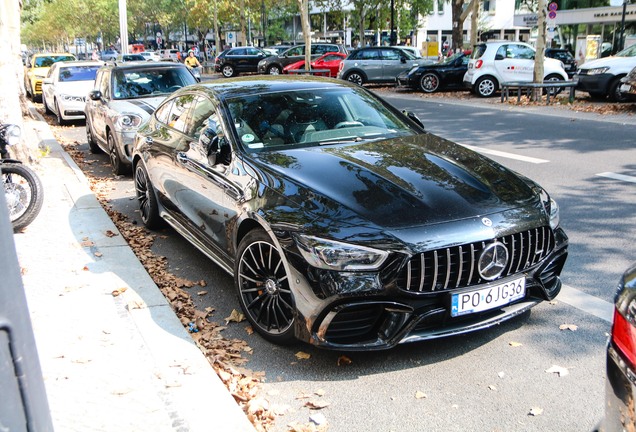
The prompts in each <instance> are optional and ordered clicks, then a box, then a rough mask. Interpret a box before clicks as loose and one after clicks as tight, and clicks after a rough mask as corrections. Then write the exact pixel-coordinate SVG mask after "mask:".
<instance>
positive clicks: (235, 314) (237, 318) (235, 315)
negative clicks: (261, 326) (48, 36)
mask: <svg viewBox="0 0 636 432" xmlns="http://www.w3.org/2000/svg"><path fill="white" fill-rule="evenodd" d="M230 321H234V322H237V323H239V322H241V321H245V315H243V314H242V313H241V312H239V311H237V310H236V309H232V313H231V314H230V316H229V317H227V318H225V325H227V324H229V323H230Z"/></svg>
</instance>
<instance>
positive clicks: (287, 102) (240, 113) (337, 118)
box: [227, 87, 419, 151]
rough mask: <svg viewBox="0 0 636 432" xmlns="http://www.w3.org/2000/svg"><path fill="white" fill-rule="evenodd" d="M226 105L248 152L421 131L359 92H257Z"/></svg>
mask: <svg viewBox="0 0 636 432" xmlns="http://www.w3.org/2000/svg"><path fill="white" fill-rule="evenodd" d="M227 106H228V108H229V112H230V116H231V123H232V124H233V125H234V127H235V129H236V133H237V135H238V137H239V139H240V142H241V144H242V145H243V146H244V148H245V149H246V150H247V151H267V150H281V149H289V148H296V147H312V146H320V145H329V144H340V143H346V142H360V141H374V140H380V139H386V138H393V137H396V136H404V135H415V134H417V133H419V131H417V130H415V129H413V128H412V127H411V126H410V125H409V124H408V123H406V122H405V121H404V119H403V118H402V117H401V116H399V115H397V114H396V113H395V112H393V111H391V110H390V109H388V108H387V107H386V106H384V105H383V104H382V102H380V101H379V100H378V99H376V98H375V97H373V96H372V95H370V94H369V93H367V92H366V91H364V90H363V89H353V88H348V87H344V88H335V89H333V88H332V89H320V88H318V89H311V90H306V89H303V90H297V91H291V92H290V91H287V92H281V93H270V94H259V95H253V96H246V97H240V98H238V97H237V98H233V99H229V100H227Z"/></svg>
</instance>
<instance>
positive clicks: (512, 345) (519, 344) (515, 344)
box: [508, 342, 523, 348]
mask: <svg viewBox="0 0 636 432" xmlns="http://www.w3.org/2000/svg"><path fill="white" fill-rule="evenodd" d="M508 345H510V346H511V347H513V348H516V347H520V346H523V344H522V343H519V342H508Z"/></svg>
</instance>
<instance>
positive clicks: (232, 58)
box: [214, 47, 269, 78]
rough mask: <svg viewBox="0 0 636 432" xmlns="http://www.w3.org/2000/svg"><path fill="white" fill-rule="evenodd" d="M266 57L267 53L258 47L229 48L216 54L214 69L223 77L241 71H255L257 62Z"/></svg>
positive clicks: (228, 76) (234, 74)
mask: <svg viewBox="0 0 636 432" xmlns="http://www.w3.org/2000/svg"><path fill="white" fill-rule="evenodd" d="M267 57H269V55H268V54H267V53H266V52H265V51H263V50H262V49H260V48H254V47H238V48H230V49H227V50H225V51H223V52H222V53H221V54H219V55H218V56H216V58H215V59H214V71H215V72H220V73H221V74H222V75H223V76H224V77H225V78H230V77H233V76H236V75H238V74H239V73H241V72H256V71H257V70H258V62H260V61H261V60H263V59H264V58H267Z"/></svg>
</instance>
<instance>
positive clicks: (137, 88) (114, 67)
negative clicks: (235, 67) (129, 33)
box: [84, 62, 197, 175]
mask: <svg viewBox="0 0 636 432" xmlns="http://www.w3.org/2000/svg"><path fill="white" fill-rule="evenodd" d="M196 83H197V81H196V79H195V78H194V77H193V76H192V74H191V73H190V71H189V70H188V68H187V67H186V66H185V65H184V64H182V63H174V62H143V63H142V62H130V63H120V64H115V63H107V64H106V65H105V66H102V67H101V68H99V70H98V71H97V76H96V77H95V84H94V87H93V90H92V91H91V92H90V93H89V94H88V98H87V99H86V107H85V108H84V112H85V114H86V140H87V142H88V146H89V148H90V151H91V153H99V152H101V151H104V152H106V153H108V155H109V156H110V161H111V164H112V166H113V172H114V173H115V174H116V175H121V174H125V173H126V172H128V171H129V169H130V166H131V163H132V159H131V155H132V149H131V146H132V142H133V138H134V136H135V133H137V129H138V128H139V126H140V125H141V123H142V122H143V121H144V120H146V119H147V118H148V117H150V114H152V113H153V112H154V110H155V108H157V105H159V104H160V103H161V102H163V100H164V99H165V98H166V96H168V95H169V94H171V93H172V92H174V91H175V90H177V89H180V88H181V87H185V86H187V85H191V84H196Z"/></svg>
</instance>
